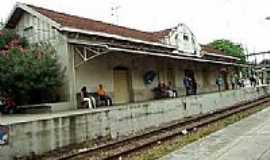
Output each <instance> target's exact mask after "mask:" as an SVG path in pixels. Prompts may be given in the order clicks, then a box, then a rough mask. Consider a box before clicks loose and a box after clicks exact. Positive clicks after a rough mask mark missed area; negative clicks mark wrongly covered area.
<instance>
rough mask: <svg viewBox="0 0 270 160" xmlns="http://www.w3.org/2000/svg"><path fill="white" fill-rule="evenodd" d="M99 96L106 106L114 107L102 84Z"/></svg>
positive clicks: (99, 88)
mask: <svg viewBox="0 0 270 160" xmlns="http://www.w3.org/2000/svg"><path fill="white" fill-rule="evenodd" d="M97 95H98V96H99V98H100V100H101V101H105V104H106V106H112V99H111V97H109V96H108V95H107V93H106V91H105V89H104V87H103V85H102V84H100V85H98V89H97Z"/></svg>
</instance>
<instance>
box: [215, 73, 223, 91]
mask: <svg viewBox="0 0 270 160" xmlns="http://www.w3.org/2000/svg"><path fill="white" fill-rule="evenodd" d="M216 85H217V87H218V91H219V92H220V91H221V90H222V88H223V85H224V80H223V78H222V76H221V75H219V76H218V77H217V79H216Z"/></svg>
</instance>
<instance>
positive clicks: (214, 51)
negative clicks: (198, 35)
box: [201, 45, 226, 55]
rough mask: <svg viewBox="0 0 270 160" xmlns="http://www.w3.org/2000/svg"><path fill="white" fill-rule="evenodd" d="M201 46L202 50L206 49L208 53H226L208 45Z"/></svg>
mask: <svg viewBox="0 0 270 160" xmlns="http://www.w3.org/2000/svg"><path fill="white" fill-rule="evenodd" d="M201 47H202V51H205V52H207V53H216V54H221V55H226V54H225V53H224V52H222V51H220V50H218V49H215V48H212V47H209V46H207V45H201Z"/></svg>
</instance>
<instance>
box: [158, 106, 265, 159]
mask: <svg viewBox="0 0 270 160" xmlns="http://www.w3.org/2000/svg"><path fill="white" fill-rule="evenodd" d="M160 160H270V108H268V109H265V110H263V111H261V112H259V113H257V114H255V115H252V116H250V117H248V118H246V119H244V120H242V121H240V122H238V123H235V124H233V125H231V126H229V127H227V128H225V129H223V130H220V131H218V132H216V133H213V134H211V135H209V136H208V137H205V138H203V139H201V140H200V141H197V142H194V143H192V144H190V145H187V146H186V147H184V148H182V149H181V150H178V151H175V152H173V153H171V154H169V155H167V156H165V157H163V158H161V159H160Z"/></svg>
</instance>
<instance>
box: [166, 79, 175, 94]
mask: <svg viewBox="0 0 270 160" xmlns="http://www.w3.org/2000/svg"><path fill="white" fill-rule="evenodd" d="M167 92H168V94H169V97H170V98H176V97H177V91H176V90H175V89H174V88H173V85H172V82H171V81H169V82H168V86H167Z"/></svg>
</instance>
